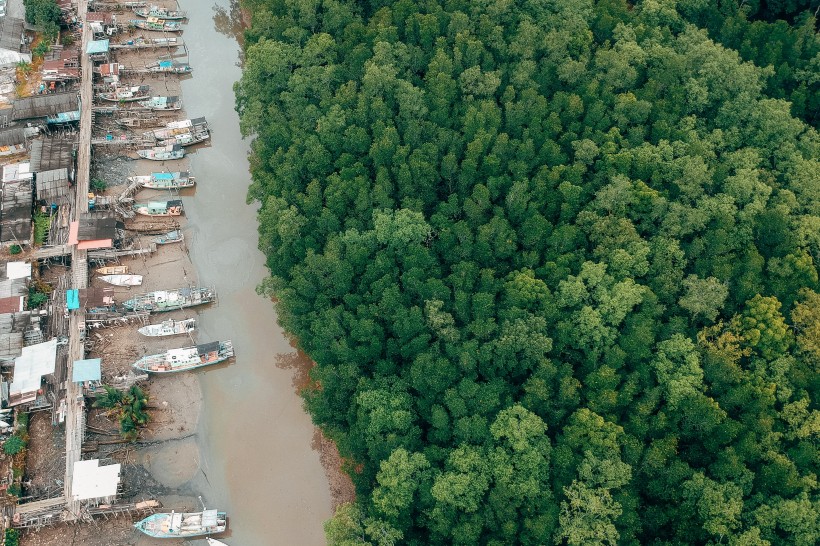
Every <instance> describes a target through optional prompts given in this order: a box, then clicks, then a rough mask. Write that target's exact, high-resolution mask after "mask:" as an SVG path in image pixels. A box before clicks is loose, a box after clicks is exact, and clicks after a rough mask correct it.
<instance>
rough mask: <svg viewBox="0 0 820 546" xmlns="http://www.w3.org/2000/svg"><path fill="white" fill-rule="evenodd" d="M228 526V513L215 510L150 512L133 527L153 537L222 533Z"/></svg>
mask: <svg viewBox="0 0 820 546" xmlns="http://www.w3.org/2000/svg"><path fill="white" fill-rule="evenodd" d="M227 526H228V515H227V514H226V513H225V512H218V511H216V510H203V511H202V512H179V513H177V512H170V513H167V512H165V513H158V514H151V515H150V516H148V517H147V518H145V519H143V520H141V521H138V522H137V523H135V524H134V527H135V528H136V529H137V530H138V531H141V532H143V533H145V534H146V535H148V536H150V537H154V538H189V537H199V536H202V535H210V534H213V533H222V532H224V531H225V529H226V528H227Z"/></svg>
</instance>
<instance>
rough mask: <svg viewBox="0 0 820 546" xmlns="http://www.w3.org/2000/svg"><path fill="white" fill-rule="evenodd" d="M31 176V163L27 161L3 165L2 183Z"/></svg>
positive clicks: (26, 178) (28, 178) (29, 178)
mask: <svg viewBox="0 0 820 546" xmlns="http://www.w3.org/2000/svg"><path fill="white" fill-rule="evenodd" d="M33 176H34V173H32V172H31V163H29V162H28V161H26V162H24V163H10V164H8V165H3V183H6V182H21V181H23V180H31V178H32V177H33Z"/></svg>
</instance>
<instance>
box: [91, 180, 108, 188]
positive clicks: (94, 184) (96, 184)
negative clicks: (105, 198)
mask: <svg viewBox="0 0 820 546" xmlns="http://www.w3.org/2000/svg"><path fill="white" fill-rule="evenodd" d="M107 187H108V183H107V182H106V181H105V180H100V179H99V178H93V179H91V189H92V190H94V191H105V189H106V188H107Z"/></svg>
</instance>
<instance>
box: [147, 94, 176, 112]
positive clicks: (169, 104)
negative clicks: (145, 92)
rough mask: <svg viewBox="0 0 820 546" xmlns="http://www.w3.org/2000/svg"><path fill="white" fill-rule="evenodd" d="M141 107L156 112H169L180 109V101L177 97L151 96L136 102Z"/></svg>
mask: <svg viewBox="0 0 820 546" xmlns="http://www.w3.org/2000/svg"><path fill="white" fill-rule="evenodd" d="M137 104H139V105H140V106H142V107H143V108H148V109H149V110H155V111H158V112H171V111H174V110H180V109H182V101H181V100H179V97H151V98H150V99H148V100H143V101H140V102H138V103H137Z"/></svg>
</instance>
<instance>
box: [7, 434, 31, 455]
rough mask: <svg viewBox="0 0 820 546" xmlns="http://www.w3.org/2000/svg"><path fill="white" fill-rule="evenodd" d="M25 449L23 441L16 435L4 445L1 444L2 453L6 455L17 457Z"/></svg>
mask: <svg viewBox="0 0 820 546" xmlns="http://www.w3.org/2000/svg"><path fill="white" fill-rule="evenodd" d="M25 447H26V443H25V442H24V441H23V439H22V438H21V437H19V436H17V435H16V434H15V435H14V436H12V437H11V438H9V439H8V440H6V443H5V444H3V453H5V454H6V455H17V454H18V453H20V452H21V451H23V449H24V448H25Z"/></svg>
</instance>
